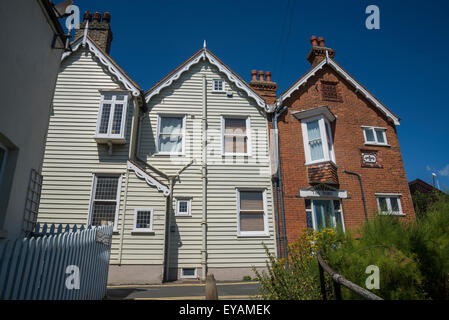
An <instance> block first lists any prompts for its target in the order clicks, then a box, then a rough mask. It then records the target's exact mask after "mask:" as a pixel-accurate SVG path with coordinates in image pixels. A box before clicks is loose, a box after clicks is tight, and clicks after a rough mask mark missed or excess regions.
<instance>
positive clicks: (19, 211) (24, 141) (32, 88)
mask: <svg viewBox="0 0 449 320" xmlns="http://www.w3.org/2000/svg"><path fill="white" fill-rule="evenodd" d="M0 21H1V27H0V43H1V44H2V49H1V50H0V64H1V67H0V70H1V74H0V86H1V88H2V98H1V102H0V142H1V143H2V144H3V145H7V146H8V147H9V148H16V150H15V152H11V153H10V155H11V156H12V157H10V160H11V161H12V162H15V164H16V165H15V168H12V167H9V168H7V172H6V174H5V176H4V178H5V179H3V183H2V187H4V188H5V189H9V188H10V190H11V191H10V194H9V197H7V192H6V190H5V189H1V190H0V191H1V196H0V197H3V198H2V199H0V230H4V231H5V230H6V231H7V233H8V237H9V238H14V237H16V236H19V235H20V232H21V228H22V220H23V214H24V208H25V199H26V193H27V189H28V181H29V177H30V171H31V169H35V170H38V171H40V167H41V163H42V157H43V152H44V144H45V135H46V132H47V128H48V121H49V115H50V110H51V108H50V106H51V101H52V98H53V92H54V86H55V81H56V77H57V73H58V67H59V64H60V59H61V54H62V52H63V50H61V49H52V48H51V45H52V41H53V35H54V32H53V30H52V28H51V26H50V24H49V22H48V21H47V18H46V16H45V15H44V12H43V11H42V9H41V7H40V5H39V4H38V2H37V1H30V0H14V1H1V3H0ZM56 44H57V45H58V46H62V43H61V42H57V43H56ZM14 157H16V159H15V160H14V159H13V158H14ZM8 181H9V182H8ZM6 198H8V199H6Z"/></svg>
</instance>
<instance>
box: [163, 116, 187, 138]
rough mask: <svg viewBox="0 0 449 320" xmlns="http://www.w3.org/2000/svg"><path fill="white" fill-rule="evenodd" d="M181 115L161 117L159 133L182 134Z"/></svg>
mask: <svg viewBox="0 0 449 320" xmlns="http://www.w3.org/2000/svg"><path fill="white" fill-rule="evenodd" d="M182 123H183V117H161V128H160V130H161V131H160V133H161V134H176V135H179V134H182Z"/></svg>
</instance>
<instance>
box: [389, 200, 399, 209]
mask: <svg viewBox="0 0 449 320" xmlns="http://www.w3.org/2000/svg"><path fill="white" fill-rule="evenodd" d="M390 203H391V211H393V212H399V203H398V198H390Z"/></svg>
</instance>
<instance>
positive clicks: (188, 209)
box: [175, 197, 192, 217]
mask: <svg viewBox="0 0 449 320" xmlns="http://www.w3.org/2000/svg"><path fill="white" fill-rule="evenodd" d="M181 201H185V202H187V213H181V212H179V204H180V202H181ZM175 216H177V217H191V216H192V198H188V197H178V198H176V210H175Z"/></svg>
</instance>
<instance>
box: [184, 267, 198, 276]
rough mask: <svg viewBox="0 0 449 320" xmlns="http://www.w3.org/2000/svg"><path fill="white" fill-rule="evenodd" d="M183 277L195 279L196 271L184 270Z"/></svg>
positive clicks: (192, 269) (191, 269)
mask: <svg viewBox="0 0 449 320" xmlns="http://www.w3.org/2000/svg"><path fill="white" fill-rule="evenodd" d="M182 275H183V276H184V277H194V276H195V269H194V268H183V269H182Z"/></svg>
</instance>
